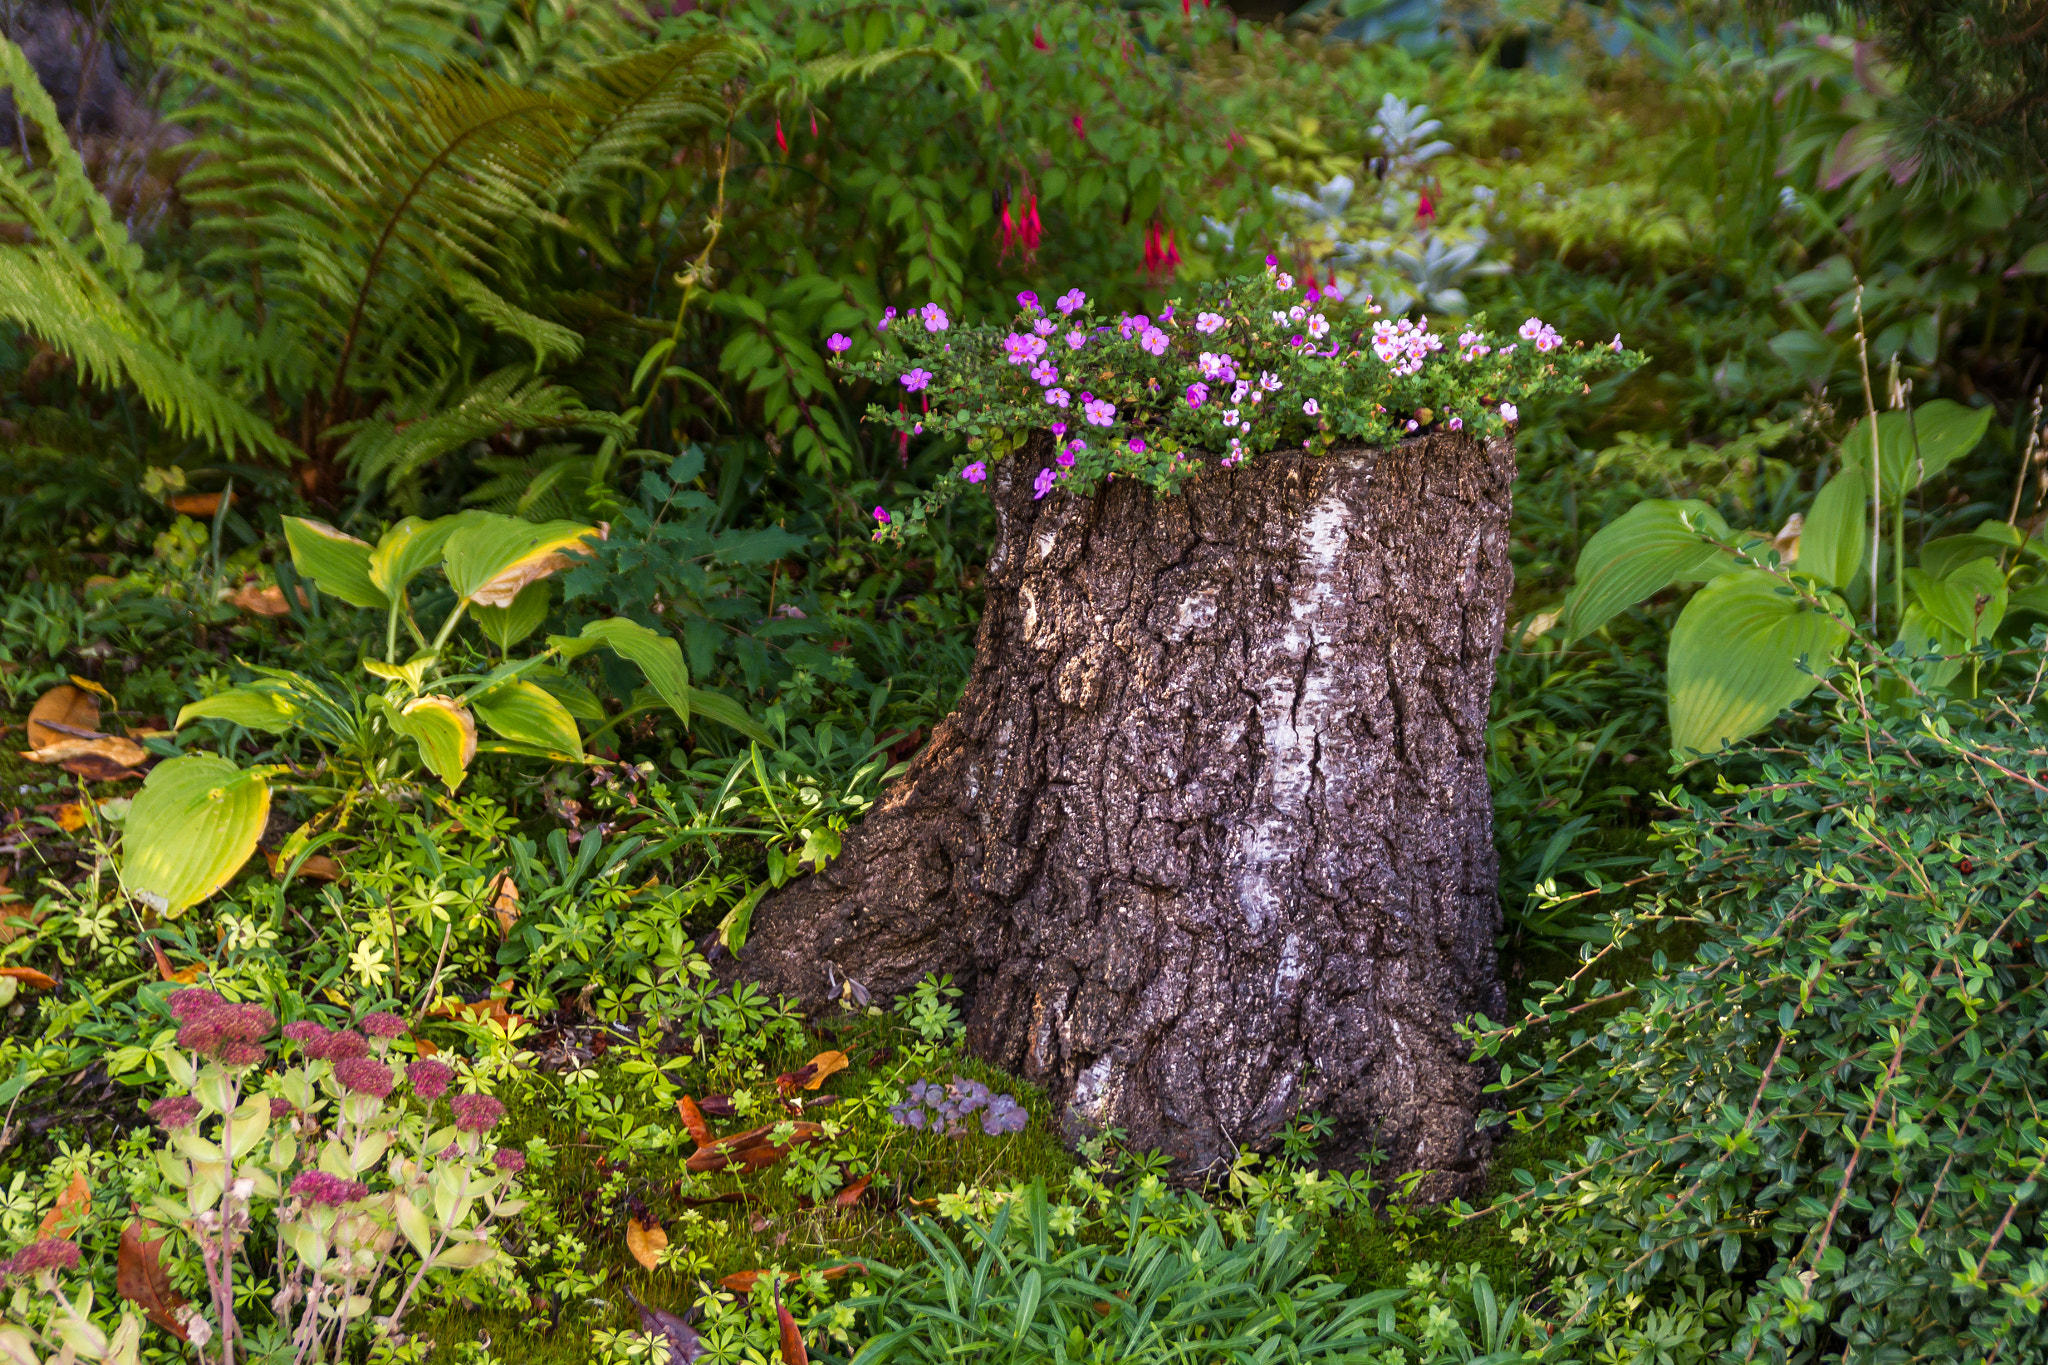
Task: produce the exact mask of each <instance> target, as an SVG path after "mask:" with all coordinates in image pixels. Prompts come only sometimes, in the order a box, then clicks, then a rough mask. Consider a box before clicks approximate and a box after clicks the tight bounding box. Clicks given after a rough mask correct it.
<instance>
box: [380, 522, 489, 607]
mask: <svg viewBox="0 0 2048 1365" xmlns="http://www.w3.org/2000/svg"><path fill="white" fill-rule="evenodd" d="M481 515H483V514H482V513H479V512H462V513H458V514H457V515H455V516H452V517H436V518H435V519H434V520H432V521H426V520H423V519H422V518H420V517H407V518H406V519H405V520H404V521H401V522H399V523H398V524H397V525H396V526H394V527H392V528H391V529H390V530H388V531H386V532H385V533H384V536H383V539H381V540H379V541H378V542H377V548H376V549H374V550H372V551H370V582H371V583H372V584H374V585H375V586H376V587H377V588H379V589H380V590H382V591H383V592H384V593H386V594H387V595H388V596H392V597H395V596H397V595H398V594H399V593H401V592H403V591H404V590H405V585H406V584H408V583H410V582H412V580H413V579H415V578H417V577H418V576H419V575H420V574H421V573H422V572H424V571H425V570H427V569H429V568H432V567H433V565H434V563H435V561H437V560H439V559H440V558H441V550H442V547H443V546H445V545H447V543H448V538H449V537H450V536H452V535H454V534H455V533H456V532H457V531H459V530H461V529H462V527H463V526H465V525H466V524H468V523H469V522H470V521H471V520H473V519H474V518H476V517H478V516H481Z"/></svg>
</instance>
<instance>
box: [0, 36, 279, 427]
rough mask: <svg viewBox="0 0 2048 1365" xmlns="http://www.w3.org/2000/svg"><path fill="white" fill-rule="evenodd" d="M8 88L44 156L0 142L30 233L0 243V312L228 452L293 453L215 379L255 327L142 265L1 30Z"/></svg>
mask: <svg viewBox="0 0 2048 1365" xmlns="http://www.w3.org/2000/svg"><path fill="white" fill-rule="evenodd" d="M0 86H4V87H5V88H6V89H8V90H9V91H10V92H11V94H12V95H13V98H14V103H15V107H16V109H17V110H18V111H19V114H20V116H21V117H22V118H23V119H25V120H26V121H27V123H28V124H29V125H31V126H33V127H34V128H35V130H36V132H37V134H38V135H39V136H40V138H41V140H42V142H43V160H44V164H43V165H42V166H41V167H38V168H34V169H31V168H30V167H29V166H28V165H27V164H26V163H25V162H24V161H23V160H22V158H21V156H20V154H19V153H17V152H15V151H13V150H12V149H7V150H4V151H0V205H4V206H5V207H6V209H7V210H8V211H9V213H10V216H12V217H13V218H14V219H15V221H16V222H17V224H18V225H19V226H20V228H21V229H22V230H23V232H24V235H25V236H26V237H27V239H28V240H27V242H26V243H25V244H22V245H14V246H7V247H4V248H0V317H5V318H7V319H9V320H11V321H13V322H16V323H18V324H20V325H21V326H23V327H26V328H27V329H28V330H30V331H31V332H33V333H35V334H36V335H37V336H38V337H40V338H41V339H42V340H43V341H44V342H46V343H47V344H48V345H50V346H52V347H54V348H56V349H57V350H58V351H61V352H62V353H64V354H65V355H68V356H70V357H71V358H72V360H73V361H74V362H75V363H76V364H77V366H78V370H79V374H80V376H81V377H82V378H84V379H85V380H87V381H88V382H90V383H95V384H101V385H107V386H118V385H120V384H122V383H124V382H125V383H130V384H133V385H134V386H135V389H136V391H137V393H139V394H140V395H141V397H142V399H143V401H144V403H146V404H147V405H148V406H149V408H150V409H151V410H152V411H153V412H155V413H156V414H157V415H158V416H159V417H160V418H162V420H163V421H164V423H165V425H166V426H168V427H170V428H171V429H172V430H174V431H176V432H178V433H180V434H182V435H188V436H196V437H198V438H200V439H201V440H203V441H205V442H207V443H208V444H209V445H211V446H213V447H214V448H215V449H218V450H223V451H236V450H246V451H258V452H263V453H267V454H283V453H287V452H288V451H289V450H290V447H289V446H288V445H287V444H286V443H285V442H284V441H283V440H282V438H280V437H279V436H278V435H277V433H276V432H275V431H274V430H273V429H272V428H271V426H270V424H269V423H268V422H266V421H264V420H263V418H261V417H260V416H258V415H257V414H255V413H254V412H252V411H250V410H249V408H248V407H247V406H245V405H244V404H243V403H242V402H241V401H240V400H239V399H238V398H237V397H235V396H234V395H233V394H232V393H230V392H229V391H228V390H227V389H226V388H224V387H223V386H222V385H221V384H219V383H217V382H216V378H215V377H216V376H218V375H220V374H222V373H227V372H231V371H232V370H233V369H234V368H236V366H237V364H238V363H239V362H241V361H243V360H245V359H246V358H247V356H248V355H249V353H250V352H251V351H252V350H253V347H252V346H251V345H250V342H249V338H248V337H247V335H246V332H245V331H244V330H243V329H241V328H240V327H239V326H237V325H236V324H235V322H234V320H233V319H232V318H210V317H208V316H207V315H206V312H205V310H204V309H203V308H202V307H200V306H198V305H197V304H196V302H195V301H194V300H190V299H187V298H185V297H184V296H183V295H182V294H181V293H180V292H179V291H178V289H177V288H176V287H175V286H173V285H171V284H170V283H169V282H167V281H165V280H164V279H163V278H162V277H161V276H159V275H157V274H155V273H154V272H152V271H150V270H148V269H146V268H145V262H144V258H143V254H142V251H141V249H140V248H139V247H137V246H136V245H135V243H133V242H132V241H130V240H129V238H128V233H127V230H126V229H125V228H123V227H122V226H121V224H120V223H119V222H118V221H116V220H115V218H114V215H113V211H112V210H111V209H110V208H109V207H108V204H107V201H106V199H105V198H104V197H102V196H101V194H100V192H99V190H98V189H97V188H95V187H94V185H93V183H92V180H91V177H90V176H89V175H88V174H87V173H86V170H85V165H84V162H83V161H82V160H81V159H80V157H79V155H78V152H77V149H75V148H74V147H73V146H72V145H71V141H70V139H69V137H67V136H66V134H65V132H64V127H63V123H62V121H61V120H60V119H59V118H58V116H57V110H56V106H55V104H54V103H53V102H52V101H51V99H50V97H49V95H48V93H47V92H46V91H45V90H44V89H43V87H42V83H41V82H40V81H39V80H38V79H37V77H36V74H35V70H34V68H33V67H32V66H31V65H30V64H29V61H28V58H27V56H26V55H25V54H24V53H23V52H22V50H21V49H20V48H19V47H17V46H16V45H15V44H14V43H12V42H9V41H7V40H6V39H4V38H0ZM194 359H197V360H199V361H200V362H201V366H195V365H194V364H193V363H192V362H193V360H194ZM209 362H210V363H209Z"/></svg>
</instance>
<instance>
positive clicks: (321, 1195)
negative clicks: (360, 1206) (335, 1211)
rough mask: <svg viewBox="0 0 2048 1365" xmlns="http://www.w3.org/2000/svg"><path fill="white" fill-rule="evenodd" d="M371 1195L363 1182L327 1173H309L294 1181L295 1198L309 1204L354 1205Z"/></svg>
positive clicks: (329, 1205) (293, 1195)
mask: <svg viewBox="0 0 2048 1365" xmlns="http://www.w3.org/2000/svg"><path fill="white" fill-rule="evenodd" d="M369 1193H370V1188H369V1186H367V1185H365V1184H363V1183H362V1182H361V1181H359V1180H344V1179H342V1178H341V1177H340V1176H338V1175H330V1174H329V1173H327V1172H326V1171H307V1172H306V1173H305V1174H304V1175H302V1176H300V1177H299V1178H298V1179H297V1180H294V1181H293V1182H292V1187H291V1194H292V1197H293V1198H295V1199H303V1200H305V1201H306V1202H307V1203H308V1204H325V1205H327V1206H328V1207H330V1208H332V1207H335V1206H337V1205H341V1204H353V1203H354V1202H355V1201H356V1200H358V1199H362V1198H366V1197H367V1196H368V1195H369Z"/></svg>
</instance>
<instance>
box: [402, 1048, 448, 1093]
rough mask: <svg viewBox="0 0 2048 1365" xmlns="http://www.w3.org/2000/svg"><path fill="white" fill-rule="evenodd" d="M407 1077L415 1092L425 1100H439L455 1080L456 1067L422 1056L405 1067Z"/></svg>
mask: <svg viewBox="0 0 2048 1365" xmlns="http://www.w3.org/2000/svg"><path fill="white" fill-rule="evenodd" d="M405 1078H406V1079H407V1080H409V1081H411V1082H412V1093H413V1094H415V1095H417V1096H419V1097H420V1098H421V1099H423V1100H438V1099H440V1098H441V1097H442V1096H443V1095H445V1094H447V1093H448V1086H449V1085H450V1083H452V1082H453V1081H454V1080H455V1068H453V1067H451V1066H449V1065H448V1064H447V1063H446V1062H437V1061H435V1060H434V1059H433V1058H431V1057H422V1058H421V1059H420V1060H418V1061H416V1062H414V1063H413V1064H412V1065H411V1066H409V1067H407V1068H406V1069H405Z"/></svg>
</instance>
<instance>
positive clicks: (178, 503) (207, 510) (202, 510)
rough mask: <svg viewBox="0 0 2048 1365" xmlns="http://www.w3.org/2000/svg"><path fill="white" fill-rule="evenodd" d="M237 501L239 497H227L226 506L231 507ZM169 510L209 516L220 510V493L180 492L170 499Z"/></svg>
mask: <svg viewBox="0 0 2048 1365" xmlns="http://www.w3.org/2000/svg"><path fill="white" fill-rule="evenodd" d="M239 501H240V499H239V498H229V499H228V506H230V507H233V506H234V505H235V504H236V503H237V502H239ZM171 510H172V511H173V512H182V513H184V514H185V515H186V516H188V517H210V516H212V515H214V513H216V512H218V511H220V494H218V493H180V494H178V495H177V496H175V497H173V498H172V499H171Z"/></svg>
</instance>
